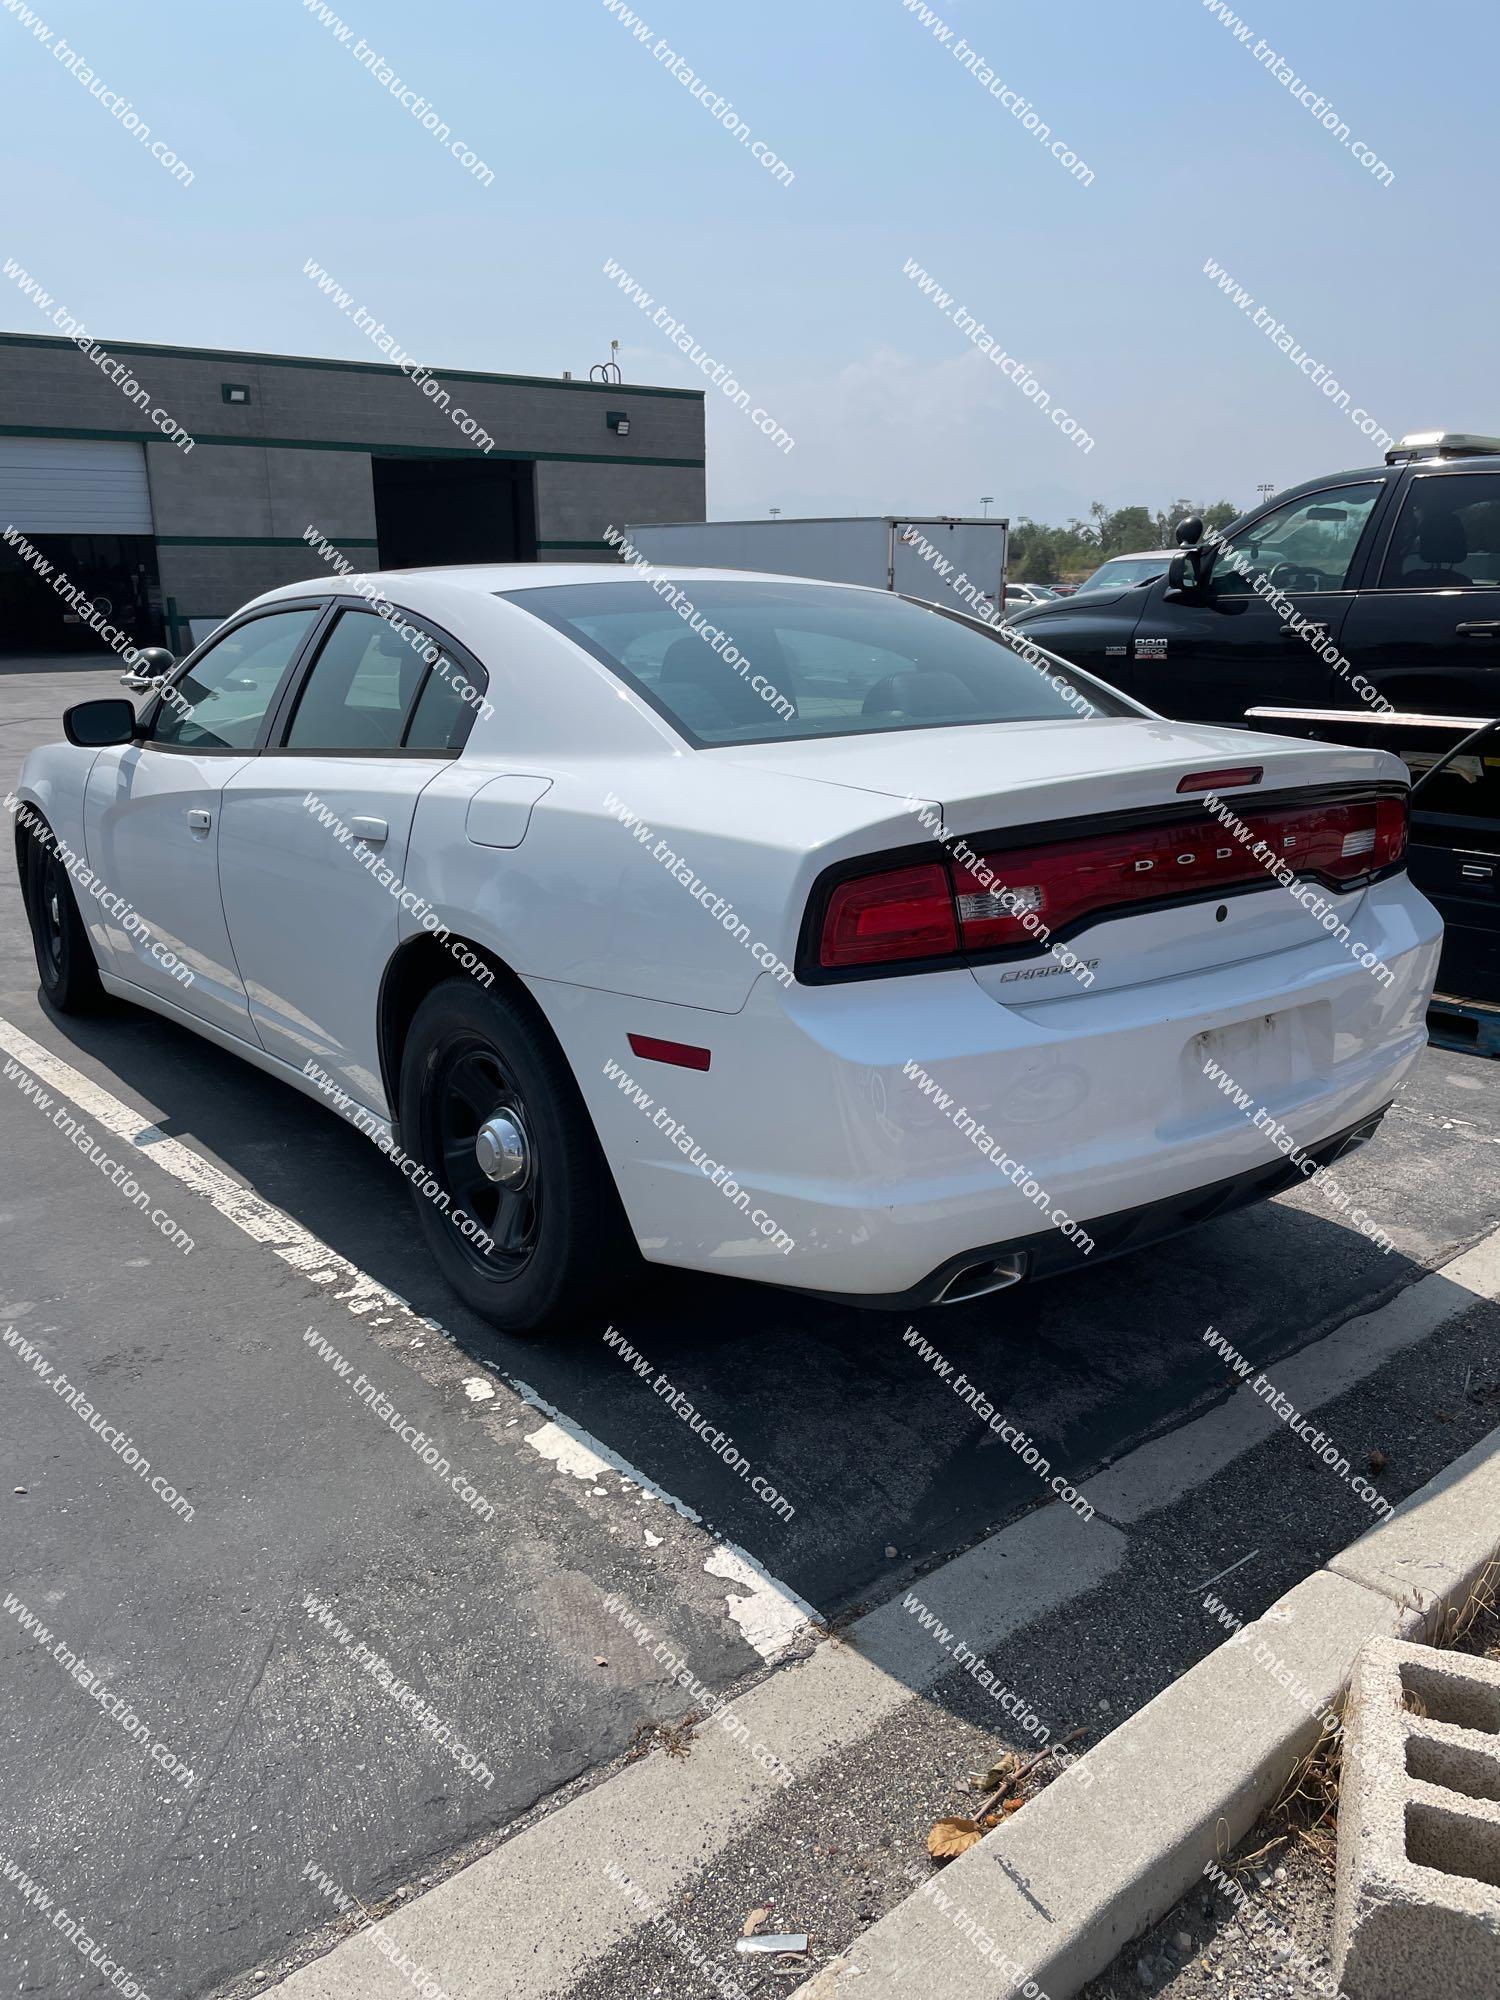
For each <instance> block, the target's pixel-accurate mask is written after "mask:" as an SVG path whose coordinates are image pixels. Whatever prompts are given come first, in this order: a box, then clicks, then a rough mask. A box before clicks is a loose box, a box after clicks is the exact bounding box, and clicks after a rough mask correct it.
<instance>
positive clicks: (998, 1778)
mask: <svg viewBox="0 0 1500 2000" xmlns="http://www.w3.org/2000/svg"><path fill="white" fill-rule="evenodd" d="M1016 1762H1017V1759H1016V1757H1015V1755H1014V1753H1013V1752H1011V1751H1009V1750H1007V1751H1006V1753H1005V1755H1004V1756H1003V1757H1002V1758H1001V1759H1000V1760H999V1762H998V1763H995V1764H991V1766H990V1768H989V1769H988V1770H987V1771H976V1772H975V1773H974V1775H973V1777H972V1778H970V1780H969V1784H970V1787H971V1789H972V1790H974V1791H976V1792H998V1791H999V1789H1000V1787H1001V1786H1002V1785H1003V1784H1004V1783H1005V1782H1006V1781H1007V1779H1009V1778H1010V1777H1011V1776H1012V1774H1013V1773H1014V1771H1015V1768H1016Z"/></svg>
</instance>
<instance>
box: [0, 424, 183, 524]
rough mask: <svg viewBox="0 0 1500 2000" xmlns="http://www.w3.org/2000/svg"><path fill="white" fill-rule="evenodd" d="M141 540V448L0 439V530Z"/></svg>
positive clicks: (145, 492)
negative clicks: (12, 529) (107, 536)
mask: <svg viewBox="0 0 1500 2000" xmlns="http://www.w3.org/2000/svg"><path fill="white" fill-rule="evenodd" d="M7 527H15V528H19V529H20V530H21V532H22V533H23V534H27V535H149V534H151V533H153V532H154V530H153V528H152V522H151V489H150V487H149V486H148V485H147V483H146V447H145V446H144V445H142V444H130V443H127V442H111V443H105V442H103V441H99V442H96V441H94V440H93V439H88V438H79V439H73V438H0V529H3V528H7Z"/></svg>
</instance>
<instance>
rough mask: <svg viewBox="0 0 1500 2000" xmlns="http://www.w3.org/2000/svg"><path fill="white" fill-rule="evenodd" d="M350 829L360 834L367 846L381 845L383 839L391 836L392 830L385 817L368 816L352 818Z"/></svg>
mask: <svg viewBox="0 0 1500 2000" xmlns="http://www.w3.org/2000/svg"><path fill="white" fill-rule="evenodd" d="M349 831H350V832H351V833H355V834H358V836H359V838H360V839H361V840H362V841H363V842H364V843H365V845H366V847H379V846H380V844H381V842H382V841H385V840H389V839H390V837H391V830H390V828H389V827H388V826H387V825H386V823H385V821H384V820H383V819H371V818H369V817H367V816H361V817H360V818H357V819H351V820H350V822H349Z"/></svg>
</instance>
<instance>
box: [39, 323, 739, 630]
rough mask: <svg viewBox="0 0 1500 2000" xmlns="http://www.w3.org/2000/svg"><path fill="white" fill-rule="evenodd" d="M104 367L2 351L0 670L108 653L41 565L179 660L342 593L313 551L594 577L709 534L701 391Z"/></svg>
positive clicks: (387, 563)
mask: <svg viewBox="0 0 1500 2000" xmlns="http://www.w3.org/2000/svg"><path fill="white" fill-rule="evenodd" d="M101 346H103V347H105V348H107V354H108V358H109V362H110V364H111V366H110V369H109V371H108V372H106V369H105V368H104V367H103V366H102V365H101V364H100V362H99V361H98V360H97V359H95V358H91V357H90V356H89V355H88V354H86V353H84V352H82V351H81V350H80V348H79V347H78V346H77V345H75V343H74V342H73V341H72V340H68V339H60V338H56V337H53V336H49V335H28V334H17V333H0V419H3V421H0V535H3V537H4V539H3V540H0V651H3V652H9V653H12V654H15V653H36V652H46V651H49V650H64V649H70V650H80V649H87V648H89V647H91V646H93V645H96V644H97V643H98V641H97V640H95V639H94V638H93V637H92V635H91V634H89V632H88V631H87V628H86V627H85V626H84V624H83V623H82V621H81V620H80V618H79V616H78V612H77V609H76V607H75V608H71V609H70V607H69V605H68V603H67V602H66V601H65V599H64V598H63V597H62V596H60V595H59V593H58V591H57V590H56V589H55V588H54V587H53V586H52V584H51V583H50V582H49V581H48V580H47V579H45V578H44V577H43V576H42V575H41V574H40V565H41V562H42V561H45V562H47V563H50V564H51V565H52V570H53V574H54V576H55V575H56V574H57V573H58V572H62V573H65V574H66V576H67V577H68V578H69V580H70V581H71V582H73V583H75V584H77V585H80V586H81V587H82V589H83V591H84V592H85V593H86V595H87V598H88V600H89V602H91V603H101V602H102V603H104V604H106V605H107V606H108V607H110V609H111V610H112V613H113V614H114V616H115V619H116V622H117V623H118V625H119V626H120V628H121V629H122V630H126V631H128V632H129V633H130V636H131V637H132V638H134V639H135V640H136V641H137V643H141V644H144V643H148V642H156V643H166V644H168V645H170V646H172V647H173V649H174V650H175V651H181V650H183V649H184V648H185V647H186V646H187V645H188V644H189V643H190V642H191V641H194V640H196V639H198V638H201V637H202V636H203V635H204V633H205V632H206V631H208V630H209V629H211V628H212V627H213V625H215V624H216V623H217V622H218V621H219V620H220V619H221V618H223V617H224V616H226V614H227V613H229V612H231V611H233V610H235V609H236V608H237V607H238V606H239V605H240V604H243V603H244V602H245V600H246V599H247V598H249V597H253V596H255V595H256V593H257V592H259V591H262V590H268V589H270V588H271V587H272V586H273V585H275V584H279V583H287V582H292V581H295V580H296V579H297V578H299V577H304V576H313V575H327V574H328V573H329V563H328V562H327V561H326V560H325V559H324V558H323V556H321V555H320V553H319V552H318V549H317V548H316V547H315V546H311V545H310V544H309V541H308V539H307V533H308V530H309V529H311V530H313V531H315V532H316V534H317V535H320V536H322V537H323V538H324V540H325V541H326V542H327V543H329V544H332V545H333V547H334V548H336V549H337V550H339V551H340V552H341V553H342V554H343V555H344V556H346V557H347V558H348V559H349V560H350V562H351V563H353V565H354V566H355V568H357V569H365V568H371V569H373V568H377V567H382V568H409V567H414V566H417V565H422V564H427V563H454V562H474V561H489V562H532V561H535V562H549V561H568V560H570V559H571V560H575V561H576V560H579V559H583V560H587V559H589V558H593V557H598V556H601V555H605V554H607V553H608V552H609V550H608V544H607V543H606V542H605V541H604V539H603V536H604V531H605V529H606V528H607V527H609V526H610V525H612V524H613V525H620V524H623V523H624V522H626V521H657V520H661V521H673V520H693V519H697V520H701V519H702V518H703V515H704V501H705V491H704V411H703V392H702V391H701V390H695V389H666V388H654V387H648V386H645V385H641V384H638V383H633V382H632V383H624V384H618V383H613V384H599V383H593V382H575V381H569V380H566V379H554V378H551V377H545V376H530V375H491V374H477V373H475V372H473V371H471V370H464V369H450V370H445V371H443V372H442V373H441V374H436V375H434V376H433V378H432V380H431V382H430V383H429V384H428V385H427V386H426V387H424V386H422V385H421V384H419V383H418V382H415V381H413V380H412V379H411V377H410V376H409V375H408V374H406V373H404V372H403V370H402V369H401V368H399V367H394V366H389V365H386V364H384V363H378V362H364V361H325V360H318V359H315V358H313V357H310V356H301V355H289V354H245V353H238V352H233V351H229V350H223V351H221V350H217V349H205V348H190V347H163V346H146V345H141V344H137V343H132V342H127V341H122V342H115V343H101ZM112 378H113V379H112ZM186 440H191V449H187V448H186V446H185V441H186ZM486 444H488V445H489V449H488V450H486V449H485V446H486ZM7 531H13V532H7ZM21 538H24V542H25V544H27V545H29V546H30V548H31V549H32V550H33V551H34V552H35V554H33V555H30V556H28V555H27V554H26V553H25V548H24V547H23V544H22V540H21Z"/></svg>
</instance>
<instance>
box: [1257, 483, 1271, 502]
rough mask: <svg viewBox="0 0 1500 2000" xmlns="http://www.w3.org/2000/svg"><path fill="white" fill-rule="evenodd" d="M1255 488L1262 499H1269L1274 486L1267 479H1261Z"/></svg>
mask: <svg viewBox="0 0 1500 2000" xmlns="http://www.w3.org/2000/svg"><path fill="white" fill-rule="evenodd" d="M1255 490H1256V492H1257V493H1258V494H1259V495H1260V497H1261V499H1262V501H1266V500H1269V499H1270V497H1271V495H1272V494H1273V493H1274V492H1275V491H1276V488H1275V487H1274V486H1273V485H1272V484H1271V482H1270V480H1269V479H1263V480H1262V481H1261V483H1260V484H1259V486H1257V487H1256V489H1255Z"/></svg>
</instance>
